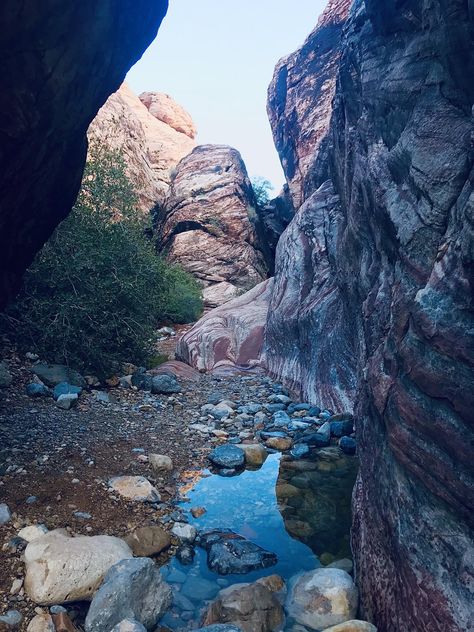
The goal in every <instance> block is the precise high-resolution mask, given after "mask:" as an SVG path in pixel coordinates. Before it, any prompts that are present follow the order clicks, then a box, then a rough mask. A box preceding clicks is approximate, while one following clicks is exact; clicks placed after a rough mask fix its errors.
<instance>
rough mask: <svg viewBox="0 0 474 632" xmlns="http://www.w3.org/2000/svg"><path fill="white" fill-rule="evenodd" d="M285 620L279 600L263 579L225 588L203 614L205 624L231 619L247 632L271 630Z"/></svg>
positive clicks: (267, 631) (225, 621) (230, 620)
mask: <svg viewBox="0 0 474 632" xmlns="http://www.w3.org/2000/svg"><path fill="white" fill-rule="evenodd" d="M283 621H284V613H283V608H282V606H281V604H280V602H279V601H278V599H277V598H276V596H275V595H274V594H273V592H272V591H271V590H270V589H269V588H268V587H267V586H265V585H264V584H263V583H261V582H255V583H253V584H234V585H233V586H230V587H229V588H224V589H223V590H221V591H220V592H219V594H218V596H217V598H216V600H215V601H214V602H213V603H212V604H211V605H210V606H209V608H208V610H207V612H206V614H205V616H204V625H209V624H214V623H231V624H232V625H235V626H237V627H238V628H240V629H241V630H243V631H244V632H271V631H272V630H275V629H278V628H279V627H280V626H281V625H282V623H283Z"/></svg>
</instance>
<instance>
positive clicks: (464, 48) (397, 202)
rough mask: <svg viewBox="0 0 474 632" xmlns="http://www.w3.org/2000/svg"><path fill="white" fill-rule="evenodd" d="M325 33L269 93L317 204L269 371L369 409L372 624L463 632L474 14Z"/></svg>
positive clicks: (299, 221)
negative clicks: (324, 46) (330, 46)
mask: <svg viewBox="0 0 474 632" xmlns="http://www.w3.org/2000/svg"><path fill="white" fill-rule="evenodd" d="M343 4H344V3H334V2H332V3H330V5H329V10H330V11H331V10H332V8H334V7H335V6H336V5H338V6H342V5H343ZM346 4H347V3H346ZM337 15H338V14H337ZM337 19H338V20H339V17H338V18H337ZM328 26H329V25H328V23H327V20H326V19H325V18H323V20H322V21H321V23H320V26H319V27H318V29H317V30H316V31H315V32H314V33H313V34H312V36H310V39H309V40H308V41H307V42H306V44H305V45H304V46H303V47H302V49H300V51H298V52H297V53H296V54H295V55H293V56H291V57H290V58H289V59H290V63H288V62H286V63H283V65H282V64H280V65H279V66H278V67H277V71H276V76H275V79H274V82H273V84H272V87H271V89H270V100H269V108H270V112H271V116H270V118H271V121H272V125H273V127H274V136H275V138H276V140H277V147H278V149H279V151H280V154H281V158H282V163H283V166H284V168H285V171H286V175H287V179H288V183H289V185H290V190H291V191H292V195H293V198H294V200H296V203H298V196H300V198H301V201H304V204H303V205H302V206H301V208H300V209H299V210H298V211H297V214H296V216H295V219H294V220H293V222H292V224H291V225H290V227H289V228H288V229H287V231H286V233H285V234H284V236H283V238H282V240H281V241H280V244H279V247H278V251H277V258H276V264H275V268H276V271H275V282H274V291H273V296H272V299H271V302H270V309H269V320H268V326H267V333H266V339H265V356H266V361H267V363H268V364H269V366H270V368H271V370H272V372H273V373H274V375H275V376H277V377H279V378H282V379H284V380H287V381H288V382H289V383H290V384H291V383H295V384H297V385H299V388H300V390H301V392H302V393H307V394H308V395H309V396H310V397H315V399H317V401H325V402H333V403H334V402H335V403H337V402H338V401H342V400H343V398H347V399H348V400H350V401H351V402H352V404H353V405H354V407H355V412H356V419H357V428H356V430H357V436H358V450H359V456H360V461H361V468H360V473H359V477H358V481H357V484H356V488H355V493H354V502H353V504H354V524H353V535H352V544H353V549H354V554H355V561H356V571H357V582H358V586H359V588H360V593H361V606H362V612H363V614H364V615H365V617H366V618H368V619H369V620H371V621H373V622H374V623H375V624H376V625H377V627H378V629H379V631H380V632H395V631H399V630H409V629H411V630H426V631H428V632H441V631H443V632H460V631H466V630H468V629H470V628H472V625H473V623H474V622H473V619H472V609H471V603H472V602H471V600H472V595H471V594H470V589H469V585H472V581H473V570H474V567H473V559H474V546H473V537H472V529H473V515H474V512H473V511H472V509H473V507H474V497H473V489H474V482H473V477H472V449H471V447H470V446H471V445H472V437H473V422H474V414H473V410H474V407H473V404H474V402H473V390H472V384H473V383H474V345H473V335H472V333H473V331H474V318H473V304H472V297H473V269H474V253H473V243H474V220H473V217H474V213H473V210H474V208H473V206H474V205H473V181H474V177H473V176H474V173H473V163H474V152H473V149H472V138H473V134H474V128H473V118H472V111H471V106H472V103H473V100H474V87H473V86H474V84H473V82H472V77H473V76H474V47H473V46H472V42H473V41H474V39H473V15H472V13H470V12H469V9H468V5H467V3H464V2H459V1H458V0H445V1H444V2H439V1H437V0H435V1H432V0H405V1H404V2H401V3H400V2H396V1H395V0H378V1H377V2H376V1H375V0H366V1H365V2H362V0H355V2H354V4H353V6H352V8H351V10H350V14H349V16H348V19H347V21H346V24H345V26H344V27H343V29H341V30H340V31H339V36H338V38H337V37H336V38H333V39H332V41H333V45H334V49H333V53H332V54H331V52H330V51H329V50H326V49H322V48H321V46H322V44H321V39H320V38H321V37H324V38H325V37H326V35H327V33H328V31H327V29H328ZM324 41H325V42H326V41H327V40H326V39H324ZM324 50H326V54H325V55H323V56H321V55H319V54H318V51H324ZM324 58H326V60H327V61H328V63H329V68H330V69H331V68H332V69H333V70H335V75H334V74H332V73H333V71H332V70H330V73H329V74H330V75H331V77H334V76H335V83H334V84H333V83H332V81H333V80H334V79H331V80H330V85H331V86H332V85H334V86H335V87H334V91H333V93H332V94H333V99H332V107H331V102H330V101H328V94H329V93H328V91H327V87H328V84H327V83H326V81H327V75H326V74H325V72H326V71H325V70H324V69H321V63H323V62H324ZM334 61H335V63H334ZM283 68H286V70H282V69H283ZM324 77H326V80H325V81H323V78H324ZM306 86H310V87H311V90H307V89H306ZM331 90H332V88H331ZM322 101H324V103H325V107H322ZM328 102H329V103H330V105H329V110H328V109H327V107H326V106H327V104H328ZM318 113H319V114H318ZM312 116H314V117H316V119H317V120H318V124H317V125H316V126H315V127H314V130H313V131H314V134H311V133H310V132H308V133H306V131H305V128H304V126H303V123H302V122H304V123H305V124H306V121H309V122H308V125H309V126H310V127H311V129H313V126H314V124H313V123H312V122H311V121H312V120H313V119H312V118H311V117H312ZM321 116H322V119H321V118H320V117H321ZM320 132H321V133H320ZM295 253H296V254H295ZM282 332H283V334H282ZM272 356H273V359H272ZM316 396H317V397H316Z"/></svg>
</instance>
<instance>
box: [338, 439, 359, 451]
mask: <svg viewBox="0 0 474 632" xmlns="http://www.w3.org/2000/svg"><path fill="white" fill-rule="evenodd" d="M339 447H340V448H341V450H342V451H343V452H344V454H349V455H352V454H355V453H356V451H357V442H356V440H355V439H353V438H352V437H341V438H340V439H339Z"/></svg>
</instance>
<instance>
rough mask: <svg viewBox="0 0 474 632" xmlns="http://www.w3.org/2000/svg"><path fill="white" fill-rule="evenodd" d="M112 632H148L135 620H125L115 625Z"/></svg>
mask: <svg viewBox="0 0 474 632" xmlns="http://www.w3.org/2000/svg"><path fill="white" fill-rule="evenodd" d="M111 632H146V627H145V626H144V625H142V624H141V623H139V622H138V621H135V619H124V620H123V621H120V623H117V624H116V625H114V627H113V628H112V630H111Z"/></svg>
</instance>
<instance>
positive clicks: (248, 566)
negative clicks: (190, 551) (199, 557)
mask: <svg viewBox="0 0 474 632" xmlns="http://www.w3.org/2000/svg"><path fill="white" fill-rule="evenodd" d="M197 543H198V545H199V546H200V547H202V548H203V549H205V550H206V551H207V564H208V566H209V568H210V569H211V570H212V571H214V572H216V573H219V575H229V574H235V575H242V574H245V573H249V572H250V571H254V570H259V569H262V568H268V567H269V566H273V565H274V564H276V563H277V556H276V555H275V553H270V552H269V551H266V550H265V549H262V547H260V546H258V544H254V543H253V542H250V540H246V539H245V538H244V537H243V536H241V535H238V534H236V533H234V532H233V531H231V530H230V529H220V530H219V529H214V530H212V531H207V532H205V533H202V534H200V536H199V539H198V541H197Z"/></svg>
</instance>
